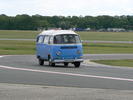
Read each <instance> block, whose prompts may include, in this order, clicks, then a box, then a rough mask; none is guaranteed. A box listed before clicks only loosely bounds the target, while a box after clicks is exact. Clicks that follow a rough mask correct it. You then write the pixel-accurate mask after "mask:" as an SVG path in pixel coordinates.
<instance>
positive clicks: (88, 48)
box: [83, 43, 133, 54]
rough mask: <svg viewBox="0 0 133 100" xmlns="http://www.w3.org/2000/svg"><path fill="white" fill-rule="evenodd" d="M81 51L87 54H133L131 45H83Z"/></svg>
mask: <svg viewBox="0 0 133 100" xmlns="http://www.w3.org/2000/svg"><path fill="white" fill-rule="evenodd" d="M83 49H84V53H89V54H112V53H133V44H109V43H105V44H103V43H97V44H95V43H89V44H83Z"/></svg>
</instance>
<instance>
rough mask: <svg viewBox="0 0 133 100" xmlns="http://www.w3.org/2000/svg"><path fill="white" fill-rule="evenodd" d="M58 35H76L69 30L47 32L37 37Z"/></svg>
mask: <svg viewBox="0 0 133 100" xmlns="http://www.w3.org/2000/svg"><path fill="white" fill-rule="evenodd" d="M59 34H76V35H77V33H75V32H74V31H71V30H47V31H43V32H41V33H40V34H39V35H59Z"/></svg>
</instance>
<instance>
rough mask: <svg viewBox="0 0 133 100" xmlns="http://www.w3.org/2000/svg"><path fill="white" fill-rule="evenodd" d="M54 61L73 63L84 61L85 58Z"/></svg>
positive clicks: (55, 61)
mask: <svg viewBox="0 0 133 100" xmlns="http://www.w3.org/2000/svg"><path fill="white" fill-rule="evenodd" d="M53 62H54V63H64V62H68V63H73V62H83V59H64V60H54V61H53Z"/></svg>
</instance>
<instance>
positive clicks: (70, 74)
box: [0, 65, 133, 82]
mask: <svg viewBox="0 0 133 100" xmlns="http://www.w3.org/2000/svg"><path fill="white" fill-rule="evenodd" d="M0 68H3V69H11V70H19V71H29V72H40V73H49V74H59V75H68V76H80V77H88V78H99V79H110V80H119V81H129V82H133V79H128V78H119V77H106V76H96V75H85V74H74V73H64V72H54V71H44V70H36V69H27V68H16V67H9V66H2V65H0Z"/></svg>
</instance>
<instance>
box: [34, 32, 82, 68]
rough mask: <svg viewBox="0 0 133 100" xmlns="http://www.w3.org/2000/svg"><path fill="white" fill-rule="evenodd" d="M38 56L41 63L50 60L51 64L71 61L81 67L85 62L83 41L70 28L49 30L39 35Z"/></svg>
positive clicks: (37, 43) (65, 64) (66, 64)
mask: <svg viewBox="0 0 133 100" xmlns="http://www.w3.org/2000/svg"><path fill="white" fill-rule="evenodd" d="M36 50H37V51H36V56H37V58H38V61H39V64H40V65H43V64H44V61H48V62H49V65H50V66H55V64H56V63H63V64H64V66H68V64H69V63H72V64H74V66H75V67H79V66H80V63H81V62H83V59H82V56H83V51H82V43H81V40H80V37H79V35H78V34H76V33H75V32H73V31H69V30H48V31H43V32H42V33H40V34H39V35H38V36H37V40H36Z"/></svg>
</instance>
